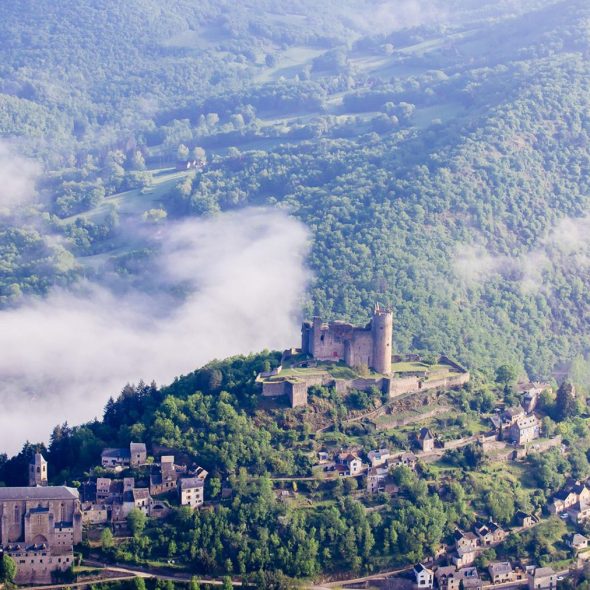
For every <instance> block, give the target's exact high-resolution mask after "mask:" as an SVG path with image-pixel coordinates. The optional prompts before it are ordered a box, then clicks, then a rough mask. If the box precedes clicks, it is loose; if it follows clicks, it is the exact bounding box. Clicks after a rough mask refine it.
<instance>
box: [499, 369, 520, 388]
mask: <svg viewBox="0 0 590 590" xmlns="http://www.w3.org/2000/svg"><path fill="white" fill-rule="evenodd" d="M517 377H518V371H517V370H516V368H515V367H514V366H513V365H500V366H499V367H498V368H497V369H496V383H501V384H502V385H511V384H512V383H514V382H515V381H516V378H517Z"/></svg>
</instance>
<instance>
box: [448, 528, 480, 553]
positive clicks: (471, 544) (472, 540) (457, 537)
mask: <svg viewBox="0 0 590 590" xmlns="http://www.w3.org/2000/svg"><path fill="white" fill-rule="evenodd" d="M453 539H454V542H455V550H456V551H457V553H458V554H459V555H462V554H464V553H468V552H471V551H475V550H476V549H477V547H478V546H479V541H478V538H477V535H476V534H475V533H471V532H466V533H464V532H463V531H461V530H459V529H456V530H455V532H454V533H453Z"/></svg>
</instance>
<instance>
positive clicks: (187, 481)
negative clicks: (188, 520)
mask: <svg viewBox="0 0 590 590" xmlns="http://www.w3.org/2000/svg"><path fill="white" fill-rule="evenodd" d="M204 490H205V480H204V479H202V478H200V477H183V478H182V479H180V480H179V481H178V492H179V494H180V505H181V506H190V507H191V508H199V507H200V506H202V505H203V502H204V501H205V495H204Z"/></svg>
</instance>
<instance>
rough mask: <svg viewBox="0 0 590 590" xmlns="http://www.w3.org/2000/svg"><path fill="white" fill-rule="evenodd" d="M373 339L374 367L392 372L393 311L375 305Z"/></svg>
mask: <svg viewBox="0 0 590 590" xmlns="http://www.w3.org/2000/svg"><path fill="white" fill-rule="evenodd" d="M371 332H372V339H373V363H372V364H373V367H372V368H373V369H374V370H375V371H377V372H378V373H383V374H385V375H388V374H389V373H391V353H392V350H391V346H392V340H393V312H392V311H391V310H390V309H387V308H384V307H381V306H380V305H379V304H377V305H375V311H374V313H373V320H372V322H371Z"/></svg>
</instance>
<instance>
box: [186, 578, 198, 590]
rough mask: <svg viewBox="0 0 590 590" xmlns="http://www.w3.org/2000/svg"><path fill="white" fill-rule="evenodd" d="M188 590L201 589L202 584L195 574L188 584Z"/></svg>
mask: <svg viewBox="0 0 590 590" xmlns="http://www.w3.org/2000/svg"><path fill="white" fill-rule="evenodd" d="M188 590H201V586H200V584H199V582H198V580H197V578H195V576H193V577H192V578H191V581H190V583H189V585H188Z"/></svg>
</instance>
